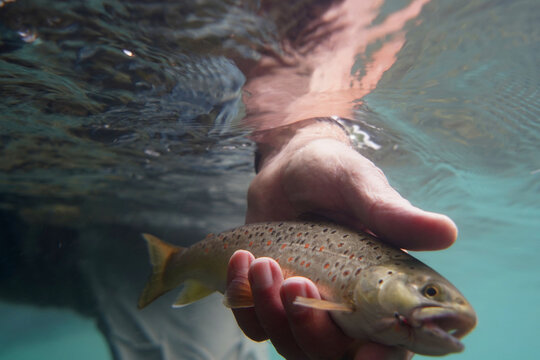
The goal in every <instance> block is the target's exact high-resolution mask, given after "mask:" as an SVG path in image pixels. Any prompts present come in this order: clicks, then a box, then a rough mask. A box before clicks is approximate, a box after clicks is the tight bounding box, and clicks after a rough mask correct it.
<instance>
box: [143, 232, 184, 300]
mask: <svg viewBox="0 0 540 360" xmlns="http://www.w3.org/2000/svg"><path fill="white" fill-rule="evenodd" d="M142 236H143V238H144V240H146V243H147V245H148V253H149V255H150V263H151V264H152V274H151V275H150V279H148V282H147V283H146V286H145V288H144V290H143V292H142V294H141V296H140V297H139V304H138V306H139V309H142V308H143V307H145V306H146V305H148V304H150V303H151V302H152V301H154V300H155V299H156V298H157V297H159V296H161V295H163V294H164V293H166V292H167V291H169V290H170V288H168V287H167V286H166V285H165V282H164V280H163V278H164V273H165V268H166V267H167V263H168V262H169V259H170V258H171V256H173V255H174V254H176V253H179V252H182V251H185V249H184V248H182V247H179V246H174V245H171V244H167V243H166V242H164V241H161V240H160V239H158V238H157V237H155V236H153V235H150V234H142Z"/></svg>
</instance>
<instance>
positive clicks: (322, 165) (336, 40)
mask: <svg viewBox="0 0 540 360" xmlns="http://www.w3.org/2000/svg"><path fill="white" fill-rule="evenodd" d="M425 2H426V1H425V0H416V1H413V2H411V4H410V5H409V6H408V7H406V8H404V9H402V10H400V11H398V12H396V13H395V14H393V15H391V16H389V17H388V18H387V20H386V21H384V22H383V23H381V24H380V25H377V26H371V22H372V21H373V19H374V18H375V17H376V15H377V11H376V8H377V6H376V2H370V1H354V0H344V1H342V2H339V3H336V6H333V7H330V8H329V9H328V11H326V12H325V13H324V14H323V15H322V16H321V18H320V19H316V20H314V22H317V26H315V25H314V26H311V27H310V26H309V25H308V26H307V28H308V29H312V31H311V32H310V33H309V34H308V35H307V37H306V38H304V39H302V41H297V42H296V43H301V44H304V45H305V44H308V45H305V46H304V47H297V48H296V49H295V48H294V47H295V43H294V41H289V42H288V43H287V41H286V44H285V45H287V46H288V49H289V50H290V52H292V54H293V55H292V58H291V59H286V60H290V61H279V59H276V58H275V57H263V59H262V60H261V61H260V62H259V63H258V64H256V65H255V66H254V67H251V68H249V69H247V70H246V69H245V73H246V74H247V77H248V82H247V84H246V91H247V93H248V96H246V99H245V100H244V101H245V103H246V107H247V113H248V116H247V118H246V125H248V126H250V127H253V128H255V129H256V130H258V131H256V132H255V133H254V134H253V138H254V140H255V141H256V142H257V144H258V148H259V154H258V161H257V163H258V174H257V176H256V177H255V179H254V180H253V182H252V183H251V185H250V188H249V191H248V211H247V214H246V222H258V221H269V220H292V219H296V218H298V216H300V215H302V214H305V213H312V214H316V215H320V216H324V217H326V218H329V219H332V220H334V221H336V222H339V223H343V224H346V225H349V226H351V227H354V228H357V229H361V230H367V231H371V232H373V233H375V234H377V235H378V236H379V237H381V238H382V239H384V240H385V241H387V242H389V243H391V244H392V245H394V246H398V247H401V248H406V249H414V250H427V249H431V250H435V249H442V248H446V247H448V246H450V245H451V244H452V243H453V242H454V241H455V239H456V236H457V229H456V227H455V225H454V223H453V222H452V221H451V220H450V219H449V218H448V217H446V216H444V215H440V214H435V213H430V212H426V211H423V210H421V209H418V208H416V207H414V206H412V205H411V204H410V203H409V202H408V201H407V200H405V199H404V198H402V197H401V196H400V195H399V194H398V193H397V191H395V190H394V189H393V188H392V187H391V186H390V185H389V183H388V181H387V179H386V177H385V176H384V174H383V173H382V171H381V170H380V169H378V168H377V167H376V166H375V165H374V164H373V163H372V162H371V161H370V160H368V159H366V158H365V157H363V156H362V155H360V154H359V153H357V152H356V151H355V150H354V149H353V148H352V146H351V144H350V142H349V138H348V136H347V134H346V133H345V132H344V131H343V128H341V127H340V126H339V125H338V124H337V123H335V122H333V121H331V120H330V119H329V118H328V116H331V115H337V116H343V117H351V116H352V107H353V103H354V102H355V101H357V100H358V99H360V98H361V97H362V96H364V95H366V94H367V93H369V91H370V90H372V89H373V88H374V87H375V85H376V84H377V82H378V80H379V79H380V77H381V76H382V74H383V73H384V71H385V70H386V69H388V68H389V67H390V66H391V65H392V64H393V62H394V61H395V55H396V54H397V52H398V51H399V50H400V49H401V46H402V45H403V43H404V42H405V37H404V34H403V31H402V30H401V29H402V28H403V25H404V24H405V23H406V22H407V21H408V20H410V19H413V18H414V17H415V16H416V15H417V14H418V13H419V12H420V10H421V8H422V5H423V4H424V3H425ZM321 32H322V33H321ZM322 35H324V36H322ZM310 37H313V38H315V39H316V44H311V45H312V46H311V47H310V45H309V44H310V41H309V38H310ZM382 37H388V38H389V39H390V40H389V41H387V42H385V43H384V45H383V46H382V47H381V49H380V50H378V51H377V52H376V53H375V54H373V55H372V58H371V59H369V60H370V61H371V62H370V63H369V64H368V65H366V68H365V70H366V72H365V74H364V75H363V76H362V77H361V78H359V77H356V74H353V76H352V77H351V73H350V69H351V68H352V66H353V63H354V61H353V59H354V56H355V54H358V53H362V52H363V51H364V50H365V49H366V47H367V45H368V44H369V43H372V42H373V41H376V40H378V39H381V38H382ZM320 39H322V41H319V40H320ZM305 47H310V51H309V52H308V51H304V50H305ZM289 55H290V53H289ZM317 116H321V117H324V118H325V119H326V120H324V118H321V119H320V120H319V118H315V117H317ZM301 119H307V120H303V121H299V120H301ZM228 277H229V281H231V280H232V279H233V278H235V277H244V278H245V277H248V278H249V280H250V283H251V287H252V291H253V296H254V302H255V307H254V308H252V309H240V310H235V311H234V314H235V316H236V319H237V321H238V323H239V325H240V327H241V328H242V329H243V330H244V332H245V333H246V334H247V335H248V336H249V337H250V338H252V339H254V340H259V341H260V340H265V339H270V340H272V343H273V344H274V346H275V347H276V348H277V350H278V351H279V352H280V353H281V354H282V355H283V356H285V357H286V358H287V359H306V358H308V359H321V358H322V359H334V358H336V359H337V358H341V357H343V356H345V355H346V356H348V358H354V359H356V360H361V359H373V360H376V359H388V358H393V359H395V358H397V359H403V358H406V357H407V356H409V354H407V353H406V352H404V351H403V350H400V349H395V348H390V347H386V346H382V345H379V344H374V343H364V344H357V343H355V342H354V341H353V340H352V339H350V338H348V337H346V336H345V335H344V334H343V333H342V332H341V330H340V329H339V328H337V327H336V326H335V324H334V323H333V321H332V320H331V319H330V317H329V315H328V314H327V313H326V312H322V311H313V310H310V309H306V308H300V307H297V306H294V305H293V304H292V300H293V299H294V298H295V297H296V296H298V295H302V296H309V297H314V298H318V297H319V296H320V295H319V293H318V291H317V288H316V287H315V285H314V284H313V283H312V282H311V281H309V280H308V279H305V278H300V277H295V278H290V279H287V280H283V275H282V273H281V270H280V268H279V265H278V264H277V263H275V262H274V261H272V260H270V259H265V258H263V259H256V260H255V259H254V258H253V256H252V255H251V254H250V253H248V252H245V251H241V252H237V253H236V254H235V255H233V257H232V258H231V261H230V264H229V273H228Z"/></svg>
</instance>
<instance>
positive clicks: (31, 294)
mask: <svg viewBox="0 0 540 360" xmlns="http://www.w3.org/2000/svg"><path fill="white" fill-rule="evenodd" d="M1 4H3V7H1V8H0V19H1V20H0V33H1V38H0V92H1V98H2V101H1V102H0V114H2V115H1V122H0V129H1V131H0V157H1V162H0V214H1V216H0V229H1V231H0V239H1V241H0V283H1V286H0V299H1V300H2V305H1V306H0V312H1V313H2V314H3V316H2V319H3V321H2V322H1V325H0V345H1V346H0V359H34V358H38V357H39V358H41V357H42V354H44V353H46V354H54V358H57V359H62V358H66V359H67V358H73V355H72V354H73V351H76V350H77V349H78V350H79V354H78V355H77V356H78V357H80V356H82V355H81V354H91V356H90V355H89V358H94V359H98V358H99V359H107V358H112V356H113V355H112V353H111V350H109V349H108V347H107V342H109V345H111V349H113V351H112V352H113V353H115V354H117V355H118V356H131V357H130V358H134V357H133V356H134V355H133V354H134V353H139V354H144V356H143V358H153V356H158V355H156V354H158V353H159V354H163V353H164V354H166V355H173V354H175V353H178V352H180V353H182V354H184V355H185V356H187V355H186V354H191V356H192V358H197V357H196V356H202V355H201V354H205V351H210V352H212V351H215V352H219V351H221V352H222V355H223V356H225V355H226V353H227V354H237V353H242V354H249V353H250V351H259V350H251V349H250V348H249V345H246V344H244V343H238V344H239V345H238V347H234V346H232V345H230V346H228V347H227V345H224V344H223V343H220V342H219V340H218V339H216V340H215V341H213V342H210V343H209V344H208V349H201V348H193V347H189V344H190V343H192V342H191V341H190V339H192V337H193V338H204V339H214V337H213V335H212V330H213V327H215V326H216V325H213V324H214V323H210V326H207V327H206V328H205V329H201V330H197V331H187V332H186V331H184V332H183V331H181V330H179V329H178V324H179V323H180V321H182V319H184V321H185V319H186V318H188V319H190V320H191V321H197V319H200V318H197V316H202V315H200V314H204V313H205V312H208V311H209V310H208V309H215V310H212V311H215V313H213V312H212V314H211V317H212V318H214V319H222V321H217V320H215V321H216V323H219V324H221V323H223V324H225V323H227V325H223V326H225V329H226V330H225V331H231V332H234V331H237V330H235V325H234V323H232V322H230V318H228V313H227V312H226V311H221V310H218V309H220V307H219V304H218V303H219V299H217V298H215V299H209V300H208V303H204V304H202V305H197V307H196V308H194V309H189V310H184V309H182V310H180V311H178V310H174V311H173V310H171V309H169V308H168V304H169V303H170V302H171V300H172V299H170V298H166V299H163V300H160V301H159V302H157V303H156V305H154V308H153V310H152V311H151V312H150V313H143V314H141V313H139V312H136V310H135V309H134V307H133V306H132V304H134V302H135V299H136V297H137V293H138V291H140V289H141V288H142V286H143V282H144V280H145V278H146V272H147V268H146V267H145V266H143V265H146V262H147V260H146V255H145V253H144V252H145V249H144V247H143V244H142V243H141V242H140V241H139V240H138V239H139V235H138V234H139V233H140V232H142V231H145V232H153V233H156V234H158V235H160V236H161V237H163V238H166V239H178V238H180V240H179V243H184V244H187V243H191V242H194V241H196V240H198V239H199V238H202V237H203V236H204V235H205V234H206V233H207V232H211V231H219V230H223V229H225V228H229V227H231V226H234V225H237V224H240V223H242V221H243V214H244V211H245V200H244V199H245V191H246V189H247V186H248V184H249V181H250V179H251V178H252V176H253V174H252V161H253V155H252V153H253V149H254V146H253V144H252V143H251V142H250V141H249V140H248V139H247V138H246V137H245V135H246V133H247V130H246V129H243V128H241V127H240V126H239V123H240V121H241V119H242V117H243V114H244V109H243V105H242V103H241V100H240V96H241V87H242V85H243V83H244V81H245V79H244V77H243V75H242V74H241V73H240V72H239V71H238V69H237V68H236V67H235V66H234V65H233V63H231V61H230V60H229V59H234V60H235V61H249V60H256V59H257V58H258V57H259V56H260V54H261V53H262V52H263V51H279V46H278V41H277V39H278V38H279V36H280V35H281V34H280V31H284V30H282V28H277V27H276V26H275V24H274V23H273V22H272V21H271V20H270V19H269V18H267V17H261V16H258V15H257V6H258V5H257V2H255V1H253V2H247V1H246V2H242V1H210V0H207V1H202V2H201V1H182V2H168V1H161V2H152V3H147V2H136V1H124V2H121V1H110V2H106V3H105V2H101V1H91V2H90V1H88V2H72V1H56V2H54V3H50V2H45V1H29V2H21V1H16V2H14V3H8V2H1ZM403 6H404V5H403V3H402V2H399V1H386V2H384V4H383V6H382V7H381V9H380V15H379V16H378V17H377V19H376V20H375V24H377V23H381V22H383V21H384V19H385V18H386V17H387V16H388V14H390V13H392V12H395V11H396V10H398V9H400V8H402V7H403ZM539 15H540V7H539V5H538V4H537V3H536V2H534V1H531V0H523V1H453V2H445V1H442V0H441V1H431V2H429V3H427V4H426V5H425V6H424V7H423V9H422V12H421V14H420V16H419V17H418V18H417V19H416V20H415V21H414V24H412V23H410V24H408V25H407V34H406V40H407V41H406V42H405V45H404V46H403V48H402V49H401V50H400V52H399V53H398V56H397V60H396V62H395V64H394V65H393V66H392V67H391V68H390V69H389V70H388V71H386V72H385V74H384V76H383V77H382V79H381V81H380V82H379V83H378V85H377V87H376V88H375V89H374V90H373V91H371V93H370V94H368V95H367V96H365V97H364V98H363V99H362V100H363V102H362V104H361V105H360V106H359V107H358V109H357V110H356V113H355V117H356V118H357V119H359V120H363V121H366V122H368V123H369V124H371V125H373V126H376V127H377V128H378V129H379V130H378V131H376V132H375V133H374V134H373V135H374V141H376V142H378V143H380V144H383V146H382V148H381V149H380V150H376V151H373V150H372V149H371V150H370V152H369V156H370V157H372V158H373V159H374V160H375V161H376V163H377V164H378V165H379V166H380V167H381V168H382V169H383V170H384V171H385V173H386V174H387V176H388V177H389V179H390V182H391V183H392V185H393V186H395V187H396V188H397V189H398V190H399V191H400V192H401V193H402V194H403V195H404V196H405V197H407V198H408V199H409V200H411V201H412V202H413V203H414V204H416V205H418V206H421V207H423V208H426V209H428V210H433V211H439V212H443V213H446V214H448V215H449V216H450V217H452V219H453V220H454V221H455V222H456V223H457V225H458V227H459V231H460V234H459V239H458V241H457V243H456V244H455V245H454V246H453V247H452V248H450V249H448V250H445V251H441V252H433V253H416V254H415V255H416V256H418V257H419V258H421V259H422V260H424V261H425V262H427V263H428V264H430V265H432V266H433V267H434V268H436V269H437V270H439V271H440V272H441V273H443V274H444V275H445V276H446V277H448V278H449V279H451V281H452V282H453V283H455V284H456V285H457V286H458V288H460V289H461V290H462V291H463V293H465V294H466V296H467V297H468V299H469V300H470V301H471V303H472V304H473V305H474V307H475V309H476V311H477V313H478V316H479V325H478V327H477V329H476V330H475V331H474V332H473V333H472V334H470V335H469V336H468V337H467V338H466V339H465V343H466V351H465V352H464V353H462V354H458V355H453V356H452V358H455V359H509V358H519V359H534V358H536V356H535V355H536V354H535V352H533V349H534V346H533V344H534V341H535V340H536V337H537V334H539V333H540V325H538V321H537V320H538V319H539V318H540V310H538V309H537V307H535V306H534V304H535V303H536V302H537V301H538V300H539V299H540V280H538V274H539V273H540V265H538V261H537V259H536V257H537V255H536V254H538V253H540V245H539V244H540V235H538V234H539V233H540V207H539V206H538V204H539V200H540V185H539V184H540V157H539V156H538V154H539V150H540V149H539V147H540V146H539V145H538V144H540V125H539V122H538V119H539V117H540V107H539V103H538V87H539V78H540V76H539V74H538V66H537V59H538V58H539V55H540V51H539V50H540V49H539V46H540V45H539V40H540V34H539V32H540V28H539V26H538V25H537V24H538V23H539V21H538V20H539ZM298 21H301V20H298ZM289 25H290V24H289ZM287 29H294V26H289V27H287ZM290 31H292V30H290ZM231 35H232V36H231ZM387 40H388V39H384V40H382V41H379V42H377V43H374V44H371V45H370V47H368V48H367V49H366V55H365V56H364V57H358V59H357V63H356V64H355V67H356V68H358V69H362V68H363V67H365V66H366V64H367V63H368V62H366V61H365V59H369V57H370V55H372V54H373V53H374V52H376V50H377V49H378V48H380V46H381V45H382V44H383V43H384V41H387ZM239 59H240V60H239ZM242 59H243V60H242ZM173 297H174V294H173ZM76 314H77V315H76ZM198 314H199V315H198ZM206 315H208V314H206ZM30 324H31V325H30ZM98 329H99V331H98ZM157 339H159V340H157ZM156 343H161V344H162V347H161V348H156V346H155V344H156ZM74 349H75V350H74ZM182 349H183V350H182ZM216 349H221V350H216ZM182 351H183V352H182ZM262 353H263V352H257V353H256V354H259V355H260V354H262ZM62 356H64V357H62ZM272 356H276V357H277V355H272ZM188 358H189V356H188ZM417 358H422V357H420V356H418V357H417Z"/></svg>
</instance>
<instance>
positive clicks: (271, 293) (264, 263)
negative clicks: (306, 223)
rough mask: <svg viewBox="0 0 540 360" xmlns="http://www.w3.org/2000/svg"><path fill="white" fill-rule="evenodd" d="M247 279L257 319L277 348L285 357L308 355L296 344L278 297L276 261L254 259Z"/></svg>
mask: <svg viewBox="0 0 540 360" xmlns="http://www.w3.org/2000/svg"><path fill="white" fill-rule="evenodd" d="M249 280H250V284H251V289H252V292H253V301H254V303H255V313H256V314H257V319H258V320H259V322H260V324H261V326H262V327H263V328H264V330H265V332H266V334H267V335H268V337H269V338H270V340H271V341H272V344H273V345H274V347H275V348H276V350H277V351H278V352H279V353H280V354H281V355H282V356H283V357H285V358H286V359H307V357H306V356H305V355H304V353H303V351H302V350H301V349H300V347H299V346H298V345H297V344H296V341H295V338H294V336H293V333H292V331H291V329H290V327H289V322H288V320H287V314H286V312H285V309H284V307H283V303H282V301H281V298H280V288H281V284H282V282H283V275H282V273H281V269H280V267H279V265H278V264H277V263H276V262H275V261H274V260H272V259H270V258H259V259H256V260H254V261H253V263H252V264H251V267H250V271H249Z"/></svg>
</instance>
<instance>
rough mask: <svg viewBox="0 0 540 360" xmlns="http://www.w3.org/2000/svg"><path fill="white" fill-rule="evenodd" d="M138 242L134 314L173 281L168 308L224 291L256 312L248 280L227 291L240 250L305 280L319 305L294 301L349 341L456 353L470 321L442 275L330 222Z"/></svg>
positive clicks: (233, 303)
mask: <svg viewBox="0 0 540 360" xmlns="http://www.w3.org/2000/svg"><path fill="white" fill-rule="evenodd" d="M144 237H145V239H146V240H147V242H148V248H149V252H150V260H151V263H152V265H153V274H152V276H151V278H150V280H149V282H148V284H147V286H146V288H145V289H144V291H143V293H142V294H141V297H140V299H139V307H140V308H142V307H145V306H146V305H148V304H149V303H150V302H152V301H153V300H154V299H155V298H157V297H158V296H160V295H162V294H163V293H165V292H167V291H169V290H171V289H174V288H176V287H177V286H179V285H180V284H184V287H183V289H182V291H181V293H180V296H179V297H178V299H177V301H176V302H175V306H184V305H187V304H189V303H191V302H194V301H197V300H199V299H201V298H203V297H205V296H207V295H209V294H211V293H212V292H215V291H219V292H221V293H224V294H225V301H224V302H225V304H226V305H227V306H230V307H232V308H240V307H249V306H253V299H252V296H251V289H250V287H249V283H248V281H247V279H244V280H243V281H235V282H233V283H232V284H230V285H229V288H227V289H226V271H227V264H228V261H229V258H230V257H231V255H232V254H233V253H234V252H235V251H236V250H239V249H245V250H248V251H250V252H251V253H253V255H254V256H255V257H261V256H268V257H272V258H274V259H275V260H276V261H277V262H278V263H279V264H280V266H281V268H282V270H283V274H284V276H285V278H287V277H290V276H296V275H299V276H305V277H308V278H310V279H311V280H312V281H313V282H314V283H315V284H316V285H317V287H318V289H319V292H320V293H321V297H322V299H323V300H315V299H307V298H301V297H299V298H297V299H296V300H295V304H297V305H300V306H308V307H311V308H316V309H321V310H328V311H330V314H331V315H332V317H333V318H334V320H335V321H336V323H337V324H338V325H339V326H340V327H341V328H342V330H343V331H344V332H345V333H346V334H348V335H349V336H351V337H354V338H361V339H370V340H373V341H377V342H380V343H383V344H388V345H399V346H403V347H406V348H408V349H409V350H412V351H414V352H417V353H422V354H428V355H444V354H447V353H451V352H457V351H461V350H462V349H463V345H462V343H461V342H460V341H459V338H461V337H462V336H464V335H465V334H466V333H468V332H469V331H470V330H471V329H472V328H473V327H474V325H475V324H476V315H475V313H474V310H473V309H472V308H471V306H470V305H469V303H468V302H467V301H466V300H465V298H464V297H463V295H461V293H460V292H459V291H458V290H457V289H456V288H455V287H454V286H452V285H451V284H450V283H449V282H448V281H447V280H446V279H444V278H443V277H442V276H441V275H439V274H438V273H436V272H435V271H433V270H432V269H431V268H429V267H428V266H426V265H424V264H423V263H421V262H420V261H418V260H417V259H415V258H413V257H412V256H410V255H409V254H407V253H405V252H403V251H402V250H400V249H396V248H393V247H391V246H389V245H386V244H384V243H382V242H381V241H380V240H378V239H377V238H375V237H373V236H371V235H369V234H366V233H363V232H358V231H355V230H351V229H348V228H344V227H342V226H339V225H336V224H331V223H314V222H270V223H264V224H249V225H245V226H241V227H238V228H235V229H233V230H230V231H225V232H222V233H220V234H217V235H214V234H210V235H208V236H207V237H206V239H204V240H203V241H200V242H198V243H196V244H194V245H193V246H191V247H189V248H187V249H185V248H181V247H176V246H173V245H169V244H166V243H164V242H162V241H161V240H159V239H157V238H156V237H154V236H152V235H147V234H145V235H144Z"/></svg>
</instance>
